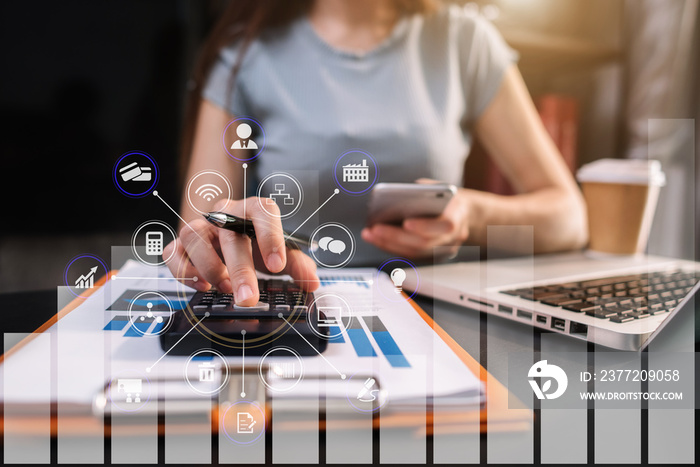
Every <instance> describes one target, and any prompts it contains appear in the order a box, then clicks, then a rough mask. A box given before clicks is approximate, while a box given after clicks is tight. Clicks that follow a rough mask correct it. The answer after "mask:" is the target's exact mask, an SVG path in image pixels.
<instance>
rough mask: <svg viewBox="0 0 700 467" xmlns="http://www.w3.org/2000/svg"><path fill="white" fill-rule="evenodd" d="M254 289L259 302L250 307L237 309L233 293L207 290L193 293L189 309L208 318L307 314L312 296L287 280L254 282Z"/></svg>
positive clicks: (196, 314) (260, 317)
mask: <svg viewBox="0 0 700 467" xmlns="http://www.w3.org/2000/svg"><path fill="white" fill-rule="evenodd" d="M258 289H259V290H260V301H259V302H258V303H257V304H256V305H254V306H238V305H236V304H235V303H234V300H233V294H229V293H221V292H218V291H216V290H208V291H206V292H197V293H195V294H194V297H192V299H191V300H190V307H191V308H192V311H193V312H194V315H195V316H198V317H199V316H204V315H205V313H209V316H210V317H212V318H229V319H231V318H233V319H266V318H279V315H280V313H281V314H282V316H283V317H285V318H287V317H289V316H291V315H292V314H299V313H305V312H307V311H308V303H309V300H313V294H311V293H306V292H304V291H302V289H301V288H300V287H299V286H298V285H296V284H294V283H293V282H290V281H282V280H277V279H258Z"/></svg>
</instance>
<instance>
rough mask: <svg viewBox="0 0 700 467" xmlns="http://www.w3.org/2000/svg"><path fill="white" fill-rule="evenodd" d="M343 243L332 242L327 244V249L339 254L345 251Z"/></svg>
mask: <svg viewBox="0 0 700 467" xmlns="http://www.w3.org/2000/svg"><path fill="white" fill-rule="evenodd" d="M345 248H346V246H345V242H343V241H341V240H333V241H331V242H330V243H329V244H328V249H329V250H330V251H331V252H332V253H335V254H338V255H339V254H341V253H342V252H344V251H345Z"/></svg>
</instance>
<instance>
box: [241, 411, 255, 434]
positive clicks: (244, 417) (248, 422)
mask: <svg viewBox="0 0 700 467" xmlns="http://www.w3.org/2000/svg"><path fill="white" fill-rule="evenodd" d="M236 421H237V423H236V432H238V433H243V434H246V433H253V426H255V423H256V421H255V420H254V419H253V416H252V415H251V414H249V413H248V412H238V413H237V414H236Z"/></svg>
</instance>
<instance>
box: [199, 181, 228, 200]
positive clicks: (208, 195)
mask: <svg viewBox="0 0 700 467" xmlns="http://www.w3.org/2000/svg"><path fill="white" fill-rule="evenodd" d="M194 192H195V193H196V194H198V195H199V196H201V197H202V198H204V199H205V200H206V201H211V200H213V199H214V198H218V197H219V196H220V195H221V194H222V193H223V192H224V191H223V190H222V189H221V188H219V187H218V186H216V185H214V184H213V183H205V184H204V185H202V186H200V187H199V188H197V189H196V190H194Z"/></svg>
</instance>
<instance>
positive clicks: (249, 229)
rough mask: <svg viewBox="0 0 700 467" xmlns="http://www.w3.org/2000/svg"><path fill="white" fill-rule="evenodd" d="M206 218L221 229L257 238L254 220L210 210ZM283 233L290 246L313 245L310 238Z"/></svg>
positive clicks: (294, 247)
mask: <svg viewBox="0 0 700 467" xmlns="http://www.w3.org/2000/svg"><path fill="white" fill-rule="evenodd" d="M204 218H205V219H206V220H208V221H209V222H210V223H212V224H213V225H215V226H217V227H219V228H221V229H226V230H230V231H232V232H236V233H239V234H242V235H247V236H248V237H249V238H255V227H253V221H251V220H246V219H243V218H241V217H237V216H233V215H231V214H227V213H225V212H208V213H206V214H204ZM282 233H283V235H284V243H285V244H286V245H287V247H288V248H293V249H296V250H298V249H299V246H302V245H303V246H305V247H307V248H310V247H311V244H310V243H309V241H308V240H304V239H303V238H298V237H292V236H290V235H289V234H287V232H284V231H283V232H282ZM314 243H315V242H314Z"/></svg>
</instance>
